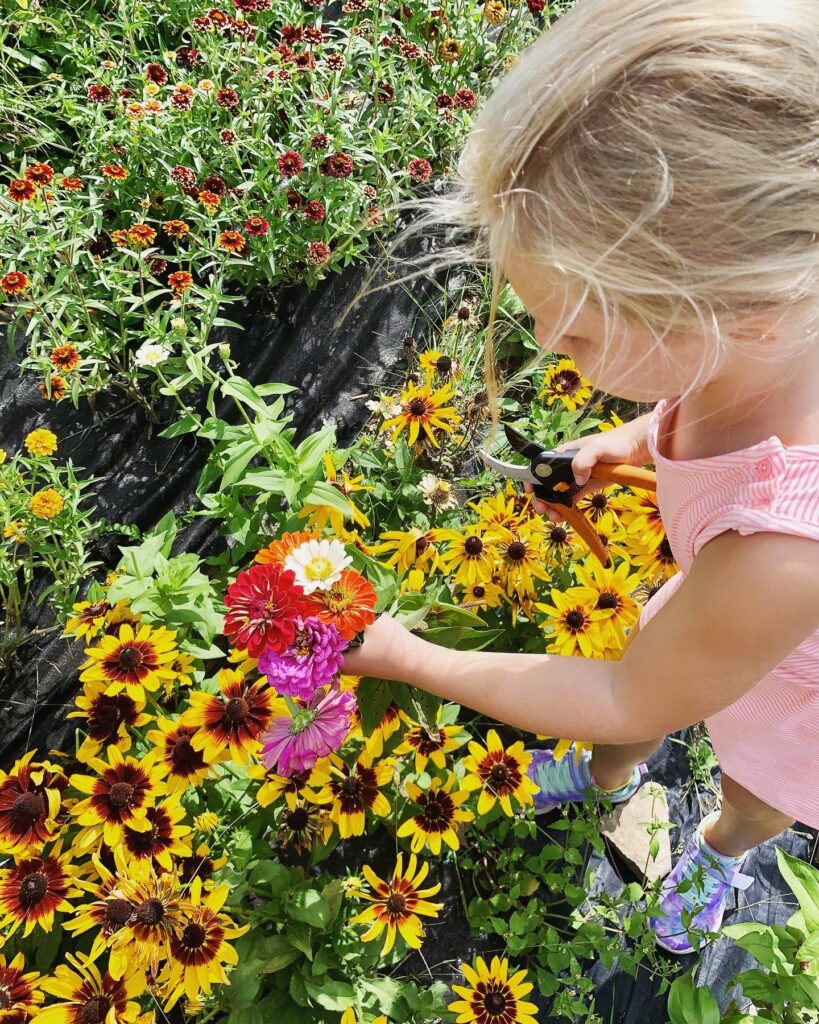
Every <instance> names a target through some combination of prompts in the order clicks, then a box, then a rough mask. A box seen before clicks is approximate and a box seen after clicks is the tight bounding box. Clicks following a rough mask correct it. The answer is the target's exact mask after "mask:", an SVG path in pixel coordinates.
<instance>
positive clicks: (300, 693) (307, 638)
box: [259, 618, 347, 701]
mask: <svg viewBox="0 0 819 1024" xmlns="http://www.w3.org/2000/svg"><path fill="white" fill-rule="evenodd" d="M346 647H347V642H346V640H344V639H342V636H341V634H340V633H339V631H338V630H337V629H336V627H335V626H334V625H333V624H332V623H326V622H322V621H321V620H320V619H317V618H309V619H301V618H300V619H297V620H296V636H295V638H294V640H293V643H292V644H291V645H290V646H289V647H288V648H287V650H286V651H282V652H278V651H264V652H263V653H262V654H260V655H259V671H260V672H261V673H262V674H263V675H266V676H267V681H268V683H270V685H271V686H274V687H275V688H276V690H278V692H279V693H281V694H286V695H287V696H288V697H301V699H302V700H307V701H309V700H312V699H313V696H314V695H315V692H316V690H318V689H320V688H321V687H322V686H327V685H328V684H329V683H332V682H333V680H334V679H335V677H336V674H337V673H338V671H339V669H340V668H341V663H342V661H343V660H344V659H343V655H342V652H343V651H344V650H345V649H346Z"/></svg>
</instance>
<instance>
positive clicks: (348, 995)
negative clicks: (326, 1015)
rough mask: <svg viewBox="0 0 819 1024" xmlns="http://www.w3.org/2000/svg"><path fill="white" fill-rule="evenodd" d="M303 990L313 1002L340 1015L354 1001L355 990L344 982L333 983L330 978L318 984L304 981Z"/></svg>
mask: <svg viewBox="0 0 819 1024" xmlns="http://www.w3.org/2000/svg"><path fill="white" fill-rule="evenodd" d="M305 988H306V989H307V994H308V995H309V996H310V998H311V999H312V1000H313V1001H314V1002H316V1003H318V1004H319V1006H323V1007H324V1009H325V1010H333V1011H335V1012H336V1013H342V1012H343V1011H344V1010H346V1009H347V1007H348V1006H352V1004H353V1002H354V1001H355V989H354V988H353V986H352V985H350V984H349V982H346V981H333V980H332V979H330V978H327V979H326V980H323V981H321V982H319V983H318V984H313V983H311V982H309V981H305Z"/></svg>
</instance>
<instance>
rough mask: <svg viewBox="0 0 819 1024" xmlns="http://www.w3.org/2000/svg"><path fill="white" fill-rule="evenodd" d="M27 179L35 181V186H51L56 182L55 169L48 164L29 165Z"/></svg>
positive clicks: (26, 173)
mask: <svg viewBox="0 0 819 1024" xmlns="http://www.w3.org/2000/svg"><path fill="white" fill-rule="evenodd" d="M25 179H26V181H33V182H34V184H35V185H50V184H51V182H52V181H53V180H54V169H53V168H52V167H50V166H49V165H48V164H29V166H28V167H27V168H26V171H25Z"/></svg>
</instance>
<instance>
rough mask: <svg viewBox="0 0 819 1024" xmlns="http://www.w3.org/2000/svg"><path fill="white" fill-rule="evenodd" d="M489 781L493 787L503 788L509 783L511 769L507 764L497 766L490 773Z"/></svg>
mask: <svg viewBox="0 0 819 1024" xmlns="http://www.w3.org/2000/svg"><path fill="white" fill-rule="evenodd" d="M489 781H490V782H491V783H492V785H493V786H502V785H503V784H504V783H505V782H508V781H509V769H508V768H507V767H506V765H505V764H496V765H495V766H494V767H493V768H492V771H491V772H490V773H489Z"/></svg>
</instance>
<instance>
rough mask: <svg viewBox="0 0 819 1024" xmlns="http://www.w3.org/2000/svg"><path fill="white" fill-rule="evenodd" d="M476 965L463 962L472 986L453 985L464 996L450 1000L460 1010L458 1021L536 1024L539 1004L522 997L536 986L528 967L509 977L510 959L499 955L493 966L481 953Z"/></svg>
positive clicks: (464, 1023)
mask: <svg viewBox="0 0 819 1024" xmlns="http://www.w3.org/2000/svg"><path fill="white" fill-rule="evenodd" d="M475 967H476V968H477V970H473V968H472V967H470V966H469V964H461V971H462V973H463V976H464V977H465V978H466V980H467V981H468V982H469V987H467V986H466V985H453V986H452V991H453V992H455V993H456V994H457V995H459V996H460V997H461V998H460V999H456V1000H455V1002H453V1003H450V1004H449V1007H448V1009H449V1010H450V1011H451V1012H452V1013H457V1014H458V1017H457V1018H456V1019H457V1021H458V1024H537V1019H536V1018H535V1017H534V1016H533V1014H535V1013H537V1007H536V1006H535V1004H534V1003H529V1002H526V1001H525V1000H524V998H523V997H524V996H527V995H528V994H529V993H530V992H531V991H532V987H533V986H532V983H531V982H530V981H525V978H526V975H527V972H526V971H518V972H517V973H516V974H514V975H512V977H511V978H510V977H509V961H508V960H506V959H505V958H504V959H503V960H500V959H499V958H498V957H496V956H495V957H493V958H492V964H491V966H490V967H487V966H486V962H485V961H484V959H483V957H480V956H479V957H478V958H477V960H476V961H475Z"/></svg>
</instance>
